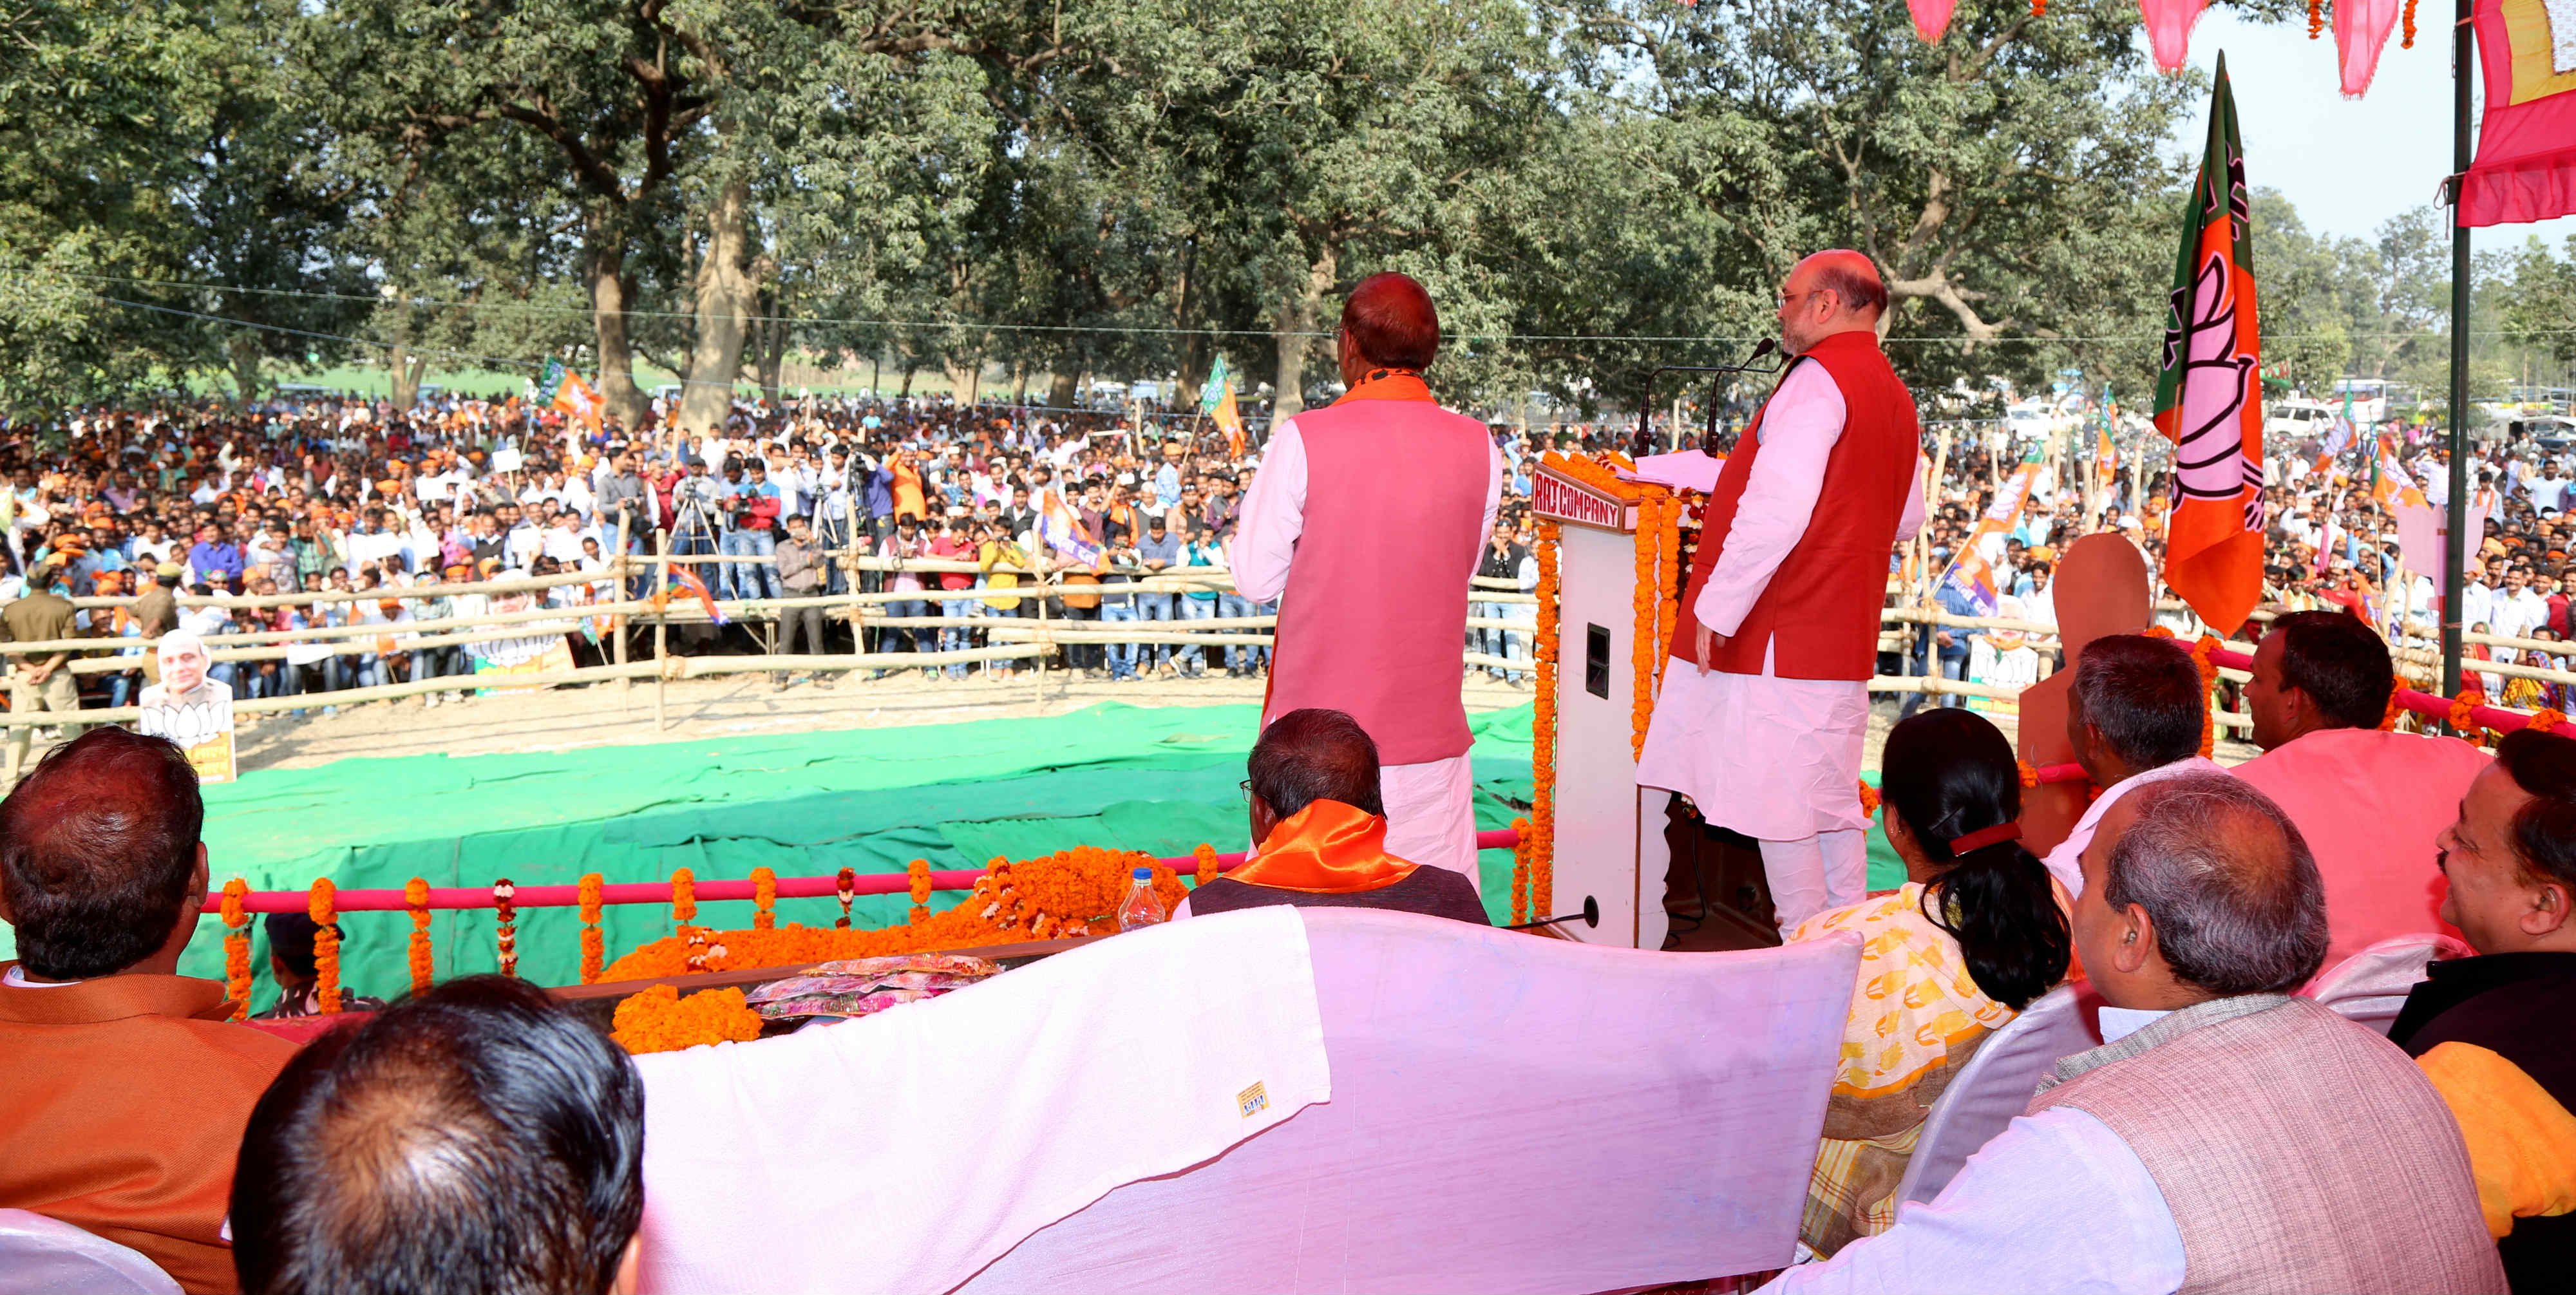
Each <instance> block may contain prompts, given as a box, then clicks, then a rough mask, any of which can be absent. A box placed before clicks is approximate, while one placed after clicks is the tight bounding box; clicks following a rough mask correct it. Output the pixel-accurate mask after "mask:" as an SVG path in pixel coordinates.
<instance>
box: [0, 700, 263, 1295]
mask: <svg viewBox="0 0 2576 1295" xmlns="http://www.w3.org/2000/svg"><path fill="white" fill-rule="evenodd" d="M205 818H206V810H205V804H204V802H203V801H202V800H201V799H200V798H199V796H198V793H197V774H196V771H195V770H194V769H191V768H190V767H189V765H188V758H187V757H186V756H185V755H182V754H181V753H180V752H179V748H177V747H175V746H172V745H171V744H170V743H169V742H168V741H167V740H165V739H162V738H157V737H145V736H142V735H140V734H137V733H133V732H130V731H128V730H126V729H122V728H97V729H92V730H90V731H89V732H87V733H85V734H82V735H81V736H80V737H78V738H76V739H74V740H72V741H71V742H68V743H66V744H64V745H62V746H58V747H56V748H54V749H53V751H51V752H50V753H48V754H47V755H46V756H45V759H44V762H43V763H41V764H39V765H37V766H36V770H35V772H34V773H31V774H29V775H27V779H26V781H24V782H21V783H19V784H18V786H17V789H16V790H14V791H12V792H10V793H9V798H8V800H6V801H5V802H0V920H6V921H8V922H10V923H11V924H13V925H14V926H15V927H16V928H17V936H18V958H17V960H16V961H14V962H8V963H0V1058H6V1061H5V1062H0V1209H21V1210H32V1211H34V1212H36V1213H38V1214H43V1215H47V1216H49V1217H52V1218H55V1219H59V1220H61V1221H63V1222H65V1223H70V1224H74V1225H76V1226H79V1227H83V1228H87V1229H88V1230H90V1231H92V1232H95V1233H97V1234H98V1235H100V1236H102V1237H105V1238H107V1239H108V1240H110V1241H114V1242H116V1243H118V1244H120V1245H125V1246H130V1247H132V1248H134V1249H136V1250H139V1251H141V1252H142V1253H143V1254H144V1256H145V1257H146V1258H149V1259H150V1260H152V1262H154V1263H156V1264H159V1265H161V1267H162V1268H163V1269H164V1270H165V1271H167V1272H168V1273H169V1274H170V1275H171V1276H172V1277H175V1278H177V1279H178V1281H179V1284H180V1286H181V1287H183V1288H185V1289H187V1290H190V1291H230V1290H237V1289H239V1286H238V1284H237V1283H236V1281H235V1279H234V1275H233V1256H232V1247H231V1244H230V1242H228V1241H227V1240H226V1239H225V1236H224V1208H225V1204H224V1203H225V1197H226V1196H227V1194H228V1193H229V1192H230V1191H231V1189H232V1177H233V1156H234V1152H235V1151H236V1149H237V1148H239V1146H240V1145H241V1137H242V1126H243V1124H244V1122H245V1121H247V1120H248V1119H249V1117H250V1110H251V1105H252V1103H254V1102H256V1101H257V1100H259V1094H260V1090H262V1089H264V1088H266V1087H267V1086H268V1082H269V1080H271V1079H273V1078H275V1077H276V1075H277V1072H278V1071H279V1069H280V1068H282V1067H284V1066H285V1065H286V1062H287V1059H288V1058H290V1057H292V1056H294V1055H295V1046H294V1045H293V1044H291V1043H288V1042H287V1041H285V1040H284V1039H280V1038H278V1037H276V1036H274V1035H270V1034H264V1033H262V1032H260V1031H258V1030H254V1029H252V1028H250V1027H248V1026H244V1025H234V1024H232V1023H230V1022H229V1021H227V1020H225V1017H227V1016H228V1015H230V1014H231V1010H232V1006H233V1005H232V1004H231V1003H228V1002H226V1001H224V986H223V985H222V983H221V982H218V981H213V980H200V979H197V978H195V977H192V976H182V975H179V974H177V972H178V967H179V953H180V951H181V950H182V949H185V948H186V947H187V944H188V937H189V936H190V935H192V934H194V933H195V932H196V929H197V914H198V912H199V911H200V910H202V909H203V908H204V907H205V904H206V847H205V846H204V844H203V843H201V842H200V841H199V839H198V830H199V828H201V827H202V826H203V825H204V823H205Z"/></svg>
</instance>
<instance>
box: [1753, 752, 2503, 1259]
mask: <svg viewBox="0 0 2576 1295" xmlns="http://www.w3.org/2000/svg"><path fill="white" fill-rule="evenodd" d="M2083 867H2084V883H2085V884H2084V893H2083V895H2082V896H2081V897H2079V898H2078V899H2077V900H2076V904H2075V913H2074V920H2073V926H2074V934H2075V949H2076V952H2077V954H2078V955H2079V956H2080V957H2081V959H2082V963H2083V967H2084V972H2085V974H2086V976H2087V977H2088V978H2090V980H2091V981H2092V984H2093V988H2094V989H2095V990H2096V991H2098V992H2099V993H2100V994H2101V996H2102V1001H2103V1004H2104V1006H2103V1007H2102V1008H2101V1012H2100V1017H2101V1020H2100V1024H2101V1037H2102V1038H2103V1039H2104V1043H2103V1044H2102V1046H2100V1047H2098V1048H2094V1049H2092V1050H2090V1051H2086V1052H2079V1053H2076V1054H2075V1055H2073V1056H2071V1057H2065V1058H2062V1059H2060V1060H2059V1061H2058V1062H2057V1064H2056V1066H2055V1067H2054V1070H2053V1072H2052V1073H2050V1074H2047V1075H2044V1076H2043V1077H2042V1078H2041V1080H2040V1084H2039V1092H2038V1093H2037V1095H2035V1096H2033V1097H2032V1098H2031V1099H2030V1102H2029V1105H2028V1106H2027V1107H2026V1108H2025V1111H2024V1113H2023V1115H2022V1116H2021V1117H2020V1118H2018V1119H2016V1120H2014V1121H2013V1122H2012V1123H2010V1124H2008V1125H2006V1126H2005V1127H2004V1131H2003V1132H2001V1133H1998V1134H1996V1135H1995V1136H1994V1138H1993V1139H1991V1140H1990V1141H1988V1142H1987V1143H1986V1144H1985V1146H1984V1147H1983V1148H1982V1149H1980V1150H1979V1151H1978V1152H1977V1153H1976V1155H1975V1156H1973V1157H1971V1158H1970V1159H1969V1161H1968V1163H1967V1165H1966V1166H1965V1167H1963V1168H1961V1169H1960V1170H1959V1173H1958V1176H1957V1177H1954V1178H1952V1179H1951V1180H1950V1183H1949V1185H1948V1186H1947V1187H1944V1188H1942V1189H1941V1193H1940V1195H1938V1196H1936V1197H1934V1198H1933V1199H1932V1200H1931V1201H1930V1202H1928V1203H1925V1204H1917V1205H1908V1206H1906V1207H1905V1208H1904V1210H1903V1211H1902V1212H1901V1213H1899V1214H1898V1215H1897V1218H1896V1226H1895V1227H1893V1228H1890V1229H1888V1230H1887V1231H1886V1232H1883V1233H1880V1234H1879V1235H1877V1236H1874V1237H1864V1238H1862V1239H1861V1240H1858V1241H1855V1242H1853V1243H1852V1244H1850V1245H1848V1246H1845V1247H1843V1249H1842V1250H1841V1251H1839V1252H1837V1253H1836V1254H1835V1255H1834V1257H1833V1258H1832V1259H1830V1260H1827V1261H1825V1262H1823V1263H1814V1264H1805V1265H1802V1266H1799V1267H1795V1268H1791V1269H1790V1270H1789V1271H1788V1272H1787V1273H1785V1274H1783V1275H1782V1276H1781V1277H1780V1279H1779V1280H1778V1281H1776V1282H1773V1283H1772V1284H1771V1285H1770V1286H1768V1287H1765V1288H1764V1290H1765V1292H1766V1295H1775V1293H1776V1295H1786V1293H1790V1292H1796V1293H1799V1295H1814V1293H1820V1292H1841V1291H1850V1292H1864V1291H1866V1292H1870V1293H1871V1295H1901V1293H1902V1292H1907V1291H2113V1292H2138V1293H2140V1295H2165V1293H2166V1292H2183V1293H2185V1295H2202V1293H2203V1292H2208V1293H2209V1295H2217V1293H2218V1292H2227V1293H2228V1295H2269V1293H2276V1292H2277V1293H2279V1295H2290V1293H2292V1292H2343V1291H2405V1292H2409V1295H2436V1293H2438V1292H2452V1293H2455V1295H2470V1293H2472V1292H2497V1293H2499V1295H2501V1292H2503V1291H2504V1289H2505V1278H2504V1268H2503V1266H2502V1264H2501V1263H2500V1262H2499V1260H2498V1259H2497V1257H2496V1249H2495V1246H2494V1244H2493V1243H2492V1242H2490V1241H2489V1240H2488V1230H2487V1224H2486V1221H2485V1217H2484V1215H2483V1214H2482V1213H2481V1212H2480V1208H2479V1200H2478V1182H2477V1179H2476V1176H2475V1174H2474V1172H2473V1171H2472V1169H2471V1168H2470V1162H2469V1152H2468V1148H2467V1145H2466V1144H2465V1143H2464V1142H2463V1141H2462V1139H2461V1136H2460V1125H2459V1122H2458V1121H2457V1120H2456V1119H2454V1118H2453V1117H2452V1115H2451V1110H2450V1108H2449V1107H2448V1106H2447V1105H2445V1104H2444V1102H2443V1100H2442V1095H2441V1093H2440V1092H2439V1091H2438V1090H2436V1089H2435V1088H2434V1086H2433V1082H2432V1081H2431V1080H2430V1079H2428V1078H2426V1077H2425V1074H2424V1072H2423V1071H2422V1070H2420V1069H2418V1068H2416V1066H2415V1064H2414V1063H2413V1062H2411V1061H2409V1060H2408V1059H2407V1057H2406V1054H2405V1053H2404V1052H2401V1051H2399V1050H2398V1049H2397V1047H2396V1046H2395V1045H2393V1044H2391V1043H2390V1042H2389V1041H2388V1040H2386V1039H2384V1038H2381V1037H2380V1036H2379V1033H2378V1032H2377V1031H2375V1030H2373V1029H2371V1028H2370V1027H2369V1026H2366V1025H2362V1024H2359V1023H2356V1022H2353V1021H2349V1020H2346V1019H2344V1018H2343V1017H2341V1016H2338V1015H2336V1014H2335V1013H2334V1012H2332V1011H2330V1010H2328V1009H2326V1008H2324V1007H2320V1006H2318V1005H2317V1003H2316V1001H2315V1000H2314V999H2309V998H2298V997H2294V996H2293V994H2294V992H2295V991H2296V990H2297V989H2298V987H2299V986H2301V985H2303V984H2306V983H2307V981H2308V979H2309V978H2310V977H2312V976H2314V975H2315V974H2316V971H2317V966H2318V964H2319V963H2321V962H2322V961H2324V958H2325V950H2326V898H2325V887H2324V885H2323V884H2322V883H2321V882H2320V881H2319V879H2318V877H2317V868H2316V863H2315V861H2314V860H2313V859H2311V858H2310V857H2309V855H2308V848H2307V845H2306V843H2305V842H2303V841H2302V840H2301V839H2300V837H2299V830H2298V828H2296V827H2295V826H2293V825H2292V824H2291V823H2290V821H2289V819H2287V818H2286V817H2284V816H2283V815H2282V813H2281V810H2280V808H2279V807H2278V806H2276V805H2274V804H2272V802H2271V801H2269V800H2266V799H2265V798H2264V796H2263V793H2261V792H2259V791H2256V790H2254V789H2253V788H2252V787H2250V786H2247V785H2246V784H2245V783H2244V782H2243V781H2242V780H2240V779H2237V778H2232V777H2229V776H2228V775H2226V774H2224V773H2214V772H2196V773H2190V774H2185V775H2183V776H2182V777H2179V778H2171V779H2167V780H2165V781H2163V782H2156V783H2149V784H2147V785H2146V786H2143V787H2140V788H2138V789H2137V790H2135V791H2132V792H2130V793H2129V794H2128V795H2126V796H2123V797H2121V798H2120V802H2119V803H2118V804H2116V805H2114V806H2112V807H2111V811H2110V813H2108V814H2106V815H2104V816H2103V819H2102V823H2101V826H2100V829H2099V830H2098V831H2096V832H2095V833H2094V835H2093V839H2092V842H2091V843H2090V844H2089V845H2087V846H2086V847H2085V849H2084V860H2083Z"/></svg>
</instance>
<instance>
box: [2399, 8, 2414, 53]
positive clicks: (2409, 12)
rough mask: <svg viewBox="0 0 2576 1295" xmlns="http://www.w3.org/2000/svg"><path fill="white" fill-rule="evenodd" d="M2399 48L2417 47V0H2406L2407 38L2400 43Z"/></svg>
mask: <svg viewBox="0 0 2576 1295" xmlns="http://www.w3.org/2000/svg"><path fill="white" fill-rule="evenodd" d="M2397 48H2399V49H2413V48H2415V0H2406V38H2405V39H2404V40H2403V41H2401V42H2399V43H2398V46H2397Z"/></svg>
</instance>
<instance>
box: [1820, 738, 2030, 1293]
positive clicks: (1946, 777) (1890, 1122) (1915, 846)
mask: <svg viewBox="0 0 2576 1295" xmlns="http://www.w3.org/2000/svg"><path fill="white" fill-rule="evenodd" d="M1880 767H1881V770H1882V773H1881V783H1882V785H1881V788H1880V796H1881V804H1882V807H1883V814H1884V819H1883V821H1884V824H1885V826H1886V829H1887V839H1888V843H1889V844H1890V845H1892V846H1894V847H1895V850H1896V853H1897V855H1898V857H1900V858H1902V859H1904V860H1905V875H1906V882H1905V884H1904V885H1903V886H1900V887H1898V888H1897V889H1895V890H1893V891H1888V892H1884V893H1881V894H1877V895H1873V896H1871V897H1870V898H1867V899H1864V900H1862V901H1860V902H1859V903H1857V904H1849V905H1845V906H1844V907H1841V908H1837V909H1833V910H1831V911H1829V912H1824V913H1819V914H1817V915H1816V916H1814V917H1811V918H1809V919H1807V920H1806V921H1805V922H1802V923H1800V924H1799V925H1798V928H1797V929H1796V930H1794V931H1792V932H1790V934H1789V938H1790V939H1792V940H1813V939H1821V938H1823V937H1825V936H1827V935H1830V934H1832V933H1834V932H1836V931H1852V932H1855V933H1857V934H1859V935H1860V937H1861V939H1862V941H1863V943H1862V946H1861V962H1860V974H1859V976H1858V978H1857V980H1856V981H1855V983H1854V985H1853V987H1852V1000H1851V1015H1850V1019H1849V1021H1848V1023H1847V1024H1846V1026H1845V1027H1844V1034H1843V1047H1842V1057H1841V1060H1840V1062H1839V1063H1838V1065H1837V1068H1836V1071H1835V1074H1834V1088H1833V1096H1832V1098H1831V1099H1830V1101H1828V1103H1827V1104H1826V1107H1825V1131H1824V1132H1825V1136H1824V1144H1823V1146H1822V1147H1820V1148H1819V1149H1818V1153H1817V1156H1816V1168H1815V1173H1814V1175H1813V1177H1812V1178H1811V1179H1810V1180H1809V1182H1808V1186H1807V1209H1806V1216H1805V1218H1804V1220H1803V1221H1802V1223H1801V1226H1800V1228H1799V1235H1800V1238H1801V1239H1802V1240H1804V1241H1805V1242H1806V1243H1807V1245H1808V1246H1809V1247H1810V1248H1812V1249H1813V1250H1815V1251H1816V1253H1818V1254H1819V1255H1831V1254H1833V1253H1834V1252H1835V1251H1837V1250H1840V1249H1841V1248H1842V1247H1843V1246H1844V1245H1846V1244H1848V1243H1850V1242H1851V1241H1852V1240H1854V1239H1855V1238H1858V1237H1864V1236H1872V1235H1875V1234H1877V1233H1880V1232H1884V1231H1886V1230H1887V1228H1888V1227H1889V1225H1891V1224H1892V1223H1894V1222H1895V1217H1896V1204H1897V1202H1896V1199H1895V1195H1896V1186H1897V1183H1898V1181H1899V1180H1900V1179H1902V1178H1903V1177H1904V1176H1905V1163H1906V1161H1907V1159H1908V1158H1910V1157H1911V1156H1912V1155H1913V1154H1914V1142H1915V1139H1916V1138H1917V1137H1918V1136H1920V1135H1921V1134H1922V1131H1923V1121H1924V1118H1925V1116H1926V1115H1927V1114H1929V1112H1930V1110H1931V1107H1932V1102H1933V1099H1935V1098H1937V1097H1939V1096H1940V1095H1941V1092H1942V1090H1943V1089H1944V1088H1946V1087H1948V1085H1949V1082H1950V1079H1951V1077H1952V1076H1953V1075H1956V1074H1957V1073H1958V1071H1959V1068H1960V1067H1962V1066H1964V1065H1966V1064H1967V1063H1968V1058H1970V1057H1971V1056H1974V1055H1975V1054H1976V1051H1977V1048H1978V1046H1979V1045H1980V1044H1982V1043H1984V1042H1985V1039H1986V1036H1987V1035H1988V1034H1990V1033H1992V1032H1993V1031H1994V1030H1995V1029H1997V1028H1999V1027H2001V1026H2002V1025H2003V1024H2004V1023H2005V1022H2007V1021H2009V1020H2011V1019H2012V1018H2013V1017H2014V1015H2016V1014H2017V1013H2019V1012H2020V1011H2021V1009H2022V1008H2024V1007H2027V1006H2029V1005H2030V1001H2031V1000H2032V999H2034V998H2037V997H2039V996H2040V995H2041V994H2044V993H2047V992H2048V991H2049V990H2050V989H2051V988H2054V987H2055V986H2056V985H2057V984H2058V982H2060V981H2062V980H2064V979H2065V978H2066V974H2067V969H2068V965H2069V963H2070V962H2071V961H2072V959H2073V947H2074V946H2073V941H2072V938H2071V936H2070V935H2069V931H2068V927H2067V921H2066V914H2067V910H2068V909H2069V907H2070V906H2071V905H2070V902H2069V899H2068V896H2067V894H2066V892H2065V891H2064V889H2063V888H2061V887H2059V886H2058V885H2057V883H2056V882H2054V881H2052V880H2050V878H2049V875H2048V870H2047V869H2045V868H2043V867H2041V866H2040V862H2039V860H2038V859H2037V858H2036V857H2034V856H2032V854H2031V853H2030V851H2028V850H2026V849H2023V848H2022V845H2021V825H2020V824H2019V823H2018V822H2016V821H2015V820H2017V819H2018V818H2019V817H2020V816H2021V771H2020V766H2019V764H2018V763H2017V762H2016V761H2015V760H2014V758H2013V749H2012V743H2011V742H2009V741H2008V740H2006V739H2005V737H2004V735H2003V734H2002V733H2001V732H2000V731H1998V730H1997V729H1996V728H1995V726H1994V725H1993V724H1992V723H1990V722H1988V721H1987V720H1986V719H1985V718H1984V717H1983V716H1981V715H1978V714H1977V713H1975V712H1974V711H1968V710H1927V711H1924V712H1922V713H1920V714H1917V715H1915V716H1913V717H1911V718H1909V719H1907V720H1905V721H1904V722H1902V723H1900V724H1898V725H1897V726H1896V728H1895V729H1894V730H1893V731H1891V732H1890V733H1889V734H1888V736H1887V747H1886V750H1885V752H1884V753H1883V754H1882V755H1881V757H1880Z"/></svg>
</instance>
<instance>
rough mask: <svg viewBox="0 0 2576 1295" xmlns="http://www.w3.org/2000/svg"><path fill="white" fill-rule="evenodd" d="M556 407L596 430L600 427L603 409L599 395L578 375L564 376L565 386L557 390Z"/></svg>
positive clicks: (569, 374)
mask: <svg viewBox="0 0 2576 1295" xmlns="http://www.w3.org/2000/svg"><path fill="white" fill-rule="evenodd" d="M554 407H555V408H557V409H560V410H562V411H564V412H565V413H567V414H570V415H572V416H573V417H575V418H579V419H583V420H585V421H587V422H588V423H589V424H590V425H591V426H592V427H594V428H595V427H597V426H599V414H600V409H601V407H602V406H601V404H600V399H599V393H598V392H596V391H593V390H591V389H590V384H589V383H587V382H584V381H582V380H581V375H580V374H578V373H567V374H565V375H564V380H563V385H561V386H559V387H556V388H555V398H554Z"/></svg>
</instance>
